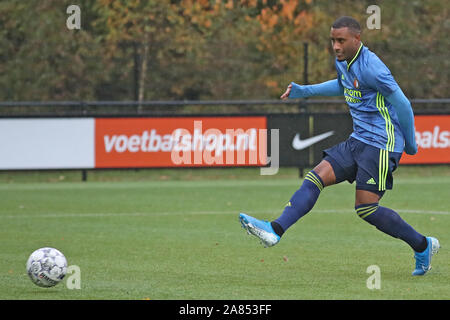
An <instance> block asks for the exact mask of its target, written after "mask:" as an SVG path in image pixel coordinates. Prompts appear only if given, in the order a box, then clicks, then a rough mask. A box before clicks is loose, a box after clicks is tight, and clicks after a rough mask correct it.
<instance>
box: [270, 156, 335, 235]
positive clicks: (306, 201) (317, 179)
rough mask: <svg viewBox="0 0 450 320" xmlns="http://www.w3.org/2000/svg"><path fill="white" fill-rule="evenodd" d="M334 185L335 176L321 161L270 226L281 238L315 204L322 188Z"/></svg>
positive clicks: (327, 163) (307, 175)
mask: <svg viewBox="0 0 450 320" xmlns="http://www.w3.org/2000/svg"><path fill="white" fill-rule="evenodd" d="M335 183H336V175H335V173H334V170H333V167H332V166H331V164H330V162H329V161H328V160H325V159H324V160H322V161H321V162H320V163H319V164H318V165H317V166H316V167H314V169H313V170H311V171H310V172H308V173H307V174H306V176H305V179H304V180H303V183H302V185H301V186H300V188H299V189H298V190H297V191H295V193H294V194H293V195H292V197H291V198H290V199H289V201H288V203H287V204H286V206H285V207H284V210H283V213H282V214H281V215H280V216H279V217H278V218H277V219H276V220H274V221H272V223H271V225H272V228H273V229H274V231H275V232H276V233H277V234H278V235H279V236H280V237H281V236H282V235H283V233H284V232H285V231H286V230H287V229H288V228H289V227H290V226H292V225H293V224H294V223H296V222H297V221H298V220H299V219H300V218H301V217H303V216H304V215H305V214H307V213H308V212H309V211H311V209H312V208H313V207H314V205H315V204H316V202H317V199H318V198H319V195H320V193H321V192H322V190H323V188H325V187H327V186H330V185H333V184H335Z"/></svg>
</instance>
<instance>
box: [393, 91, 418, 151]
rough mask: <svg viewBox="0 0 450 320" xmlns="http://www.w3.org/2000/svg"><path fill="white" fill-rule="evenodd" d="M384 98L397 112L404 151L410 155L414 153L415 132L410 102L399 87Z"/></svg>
mask: <svg viewBox="0 0 450 320" xmlns="http://www.w3.org/2000/svg"><path fill="white" fill-rule="evenodd" d="M386 100H387V101H389V103H390V104H391V105H392V106H393V107H394V109H395V112H396V113H397V118H398V122H399V123H400V127H401V129H402V133H403V136H404V137H405V152H406V153H407V154H411V155H413V154H416V153H417V144H416V133H415V128H414V113H413V110H412V107H411V103H410V102H409V100H408V98H406V96H405V94H404V93H403V91H402V89H401V88H400V87H398V89H397V90H395V91H394V92H392V93H391V94H390V95H388V96H387V97H386Z"/></svg>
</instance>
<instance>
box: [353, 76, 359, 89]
mask: <svg viewBox="0 0 450 320" xmlns="http://www.w3.org/2000/svg"><path fill="white" fill-rule="evenodd" d="M353 86H354V87H355V88H356V89H359V82H358V79H356V78H355V80H353Z"/></svg>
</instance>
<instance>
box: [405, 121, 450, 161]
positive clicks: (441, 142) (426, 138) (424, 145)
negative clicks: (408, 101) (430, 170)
mask: <svg viewBox="0 0 450 320" xmlns="http://www.w3.org/2000/svg"><path fill="white" fill-rule="evenodd" d="M414 122H415V127H416V143H417V146H418V152H417V153H416V154H415V155H413V156H411V155H407V154H406V153H404V154H403V156H402V158H401V161H400V163H401V164H438V163H450V115H419V116H415V117H414Z"/></svg>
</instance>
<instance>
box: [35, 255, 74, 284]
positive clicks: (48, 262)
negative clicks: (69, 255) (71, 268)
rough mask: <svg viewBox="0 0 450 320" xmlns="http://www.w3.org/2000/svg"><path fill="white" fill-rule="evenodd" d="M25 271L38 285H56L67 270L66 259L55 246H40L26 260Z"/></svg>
mask: <svg viewBox="0 0 450 320" xmlns="http://www.w3.org/2000/svg"><path fill="white" fill-rule="evenodd" d="M27 272H28V275H29V276H30V279H31V281H33V283H34V284H36V285H38V286H40V287H46V288H48V287H53V286H56V285H57V284H58V283H59V282H61V280H62V279H63V278H64V276H65V275H66V272H67V260H66V257H65V256H64V255H63V254H62V253H61V251H59V250H57V249H55V248H40V249H37V250H36V251H34V252H33V253H32V254H31V255H30V257H29V258H28V261H27Z"/></svg>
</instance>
